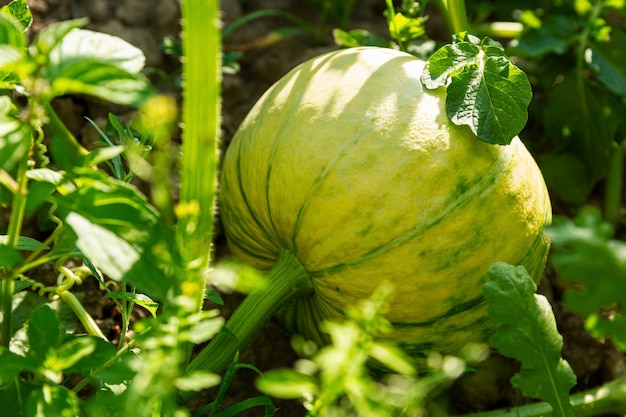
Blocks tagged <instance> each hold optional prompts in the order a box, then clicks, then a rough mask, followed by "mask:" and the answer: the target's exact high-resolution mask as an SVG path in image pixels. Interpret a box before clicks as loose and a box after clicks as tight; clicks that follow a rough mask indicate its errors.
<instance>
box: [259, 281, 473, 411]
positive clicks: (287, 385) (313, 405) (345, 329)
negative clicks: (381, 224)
mask: <svg viewBox="0 0 626 417" xmlns="http://www.w3.org/2000/svg"><path fill="white" fill-rule="evenodd" d="M392 291H393V285H392V284H390V283H388V282H387V283H383V284H382V285H381V286H380V287H379V288H378V289H377V290H376V292H375V293H374V294H373V295H372V296H371V297H370V298H368V299H366V300H362V301H360V302H359V303H357V304H356V305H355V306H353V308H350V309H349V310H348V311H347V312H346V313H347V321H345V320H344V321H327V322H325V323H324V325H323V330H324V331H325V332H327V333H328V334H329V336H330V339H331V344H330V345H328V346H324V347H322V348H321V349H320V350H317V347H316V345H315V344H313V343H312V342H310V341H305V340H304V339H302V338H295V339H294V344H295V345H296V346H299V347H297V350H299V351H300V352H301V355H302V356H303V358H304V359H301V360H300V361H299V362H298V363H296V364H295V366H294V368H295V369H275V370H271V371H269V372H266V373H265V375H263V376H262V377H260V378H259V379H258V380H257V387H258V388H259V389H260V390H261V391H263V392H266V393H268V394H270V395H272V396H274V397H277V398H294V399H300V400H301V401H302V402H303V404H304V407H305V408H306V410H307V416H330V415H332V416H338V417H339V416H372V417H374V416H380V417H386V416H390V415H402V416H418V415H421V413H422V412H423V411H424V410H425V409H426V404H427V402H428V399H429V398H430V397H431V396H432V394H433V393H434V392H437V391H438V389H440V388H441V387H442V386H445V385H446V383H448V382H450V381H452V380H454V379H456V378H457V377H458V376H459V375H460V374H461V373H463V372H464V368H465V365H464V362H463V361H462V360H461V359H459V358H456V357H446V358H442V357H441V356H439V355H433V356H431V357H430V358H429V360H428V364H429V365H430V369H429V370H428V371H429V376H428V377H424V378H419V377H418V370H417V369H416V367H415V364H414V362H413V361H412V360H411V359H410V358H409V357H408V356H406V354H405V353H404V352H403V351H402V350H401V349H399V348H398V347H397V346H396V345H394V344H392V343H385V342H381V341H379V340H376V339H375V338H374V336H375V335H381V334H389V333H390V332H391V330H392V325H391V323H390V322H389V321H387V320H385V319H384V318H383V313H384V312H385V311H386V310H387V309H388V303H389V298H390V295H391V293H392ZM372 361H373V362H374V363H375V364H376V365H375V367H378V369H385V370H386V372H387V375H385V380H384V381H381V380H379V378H377V377H376V375H375V372H374V373H372V372H371V371H370V370H369V367H370V365H371V362H372Z"/></svg>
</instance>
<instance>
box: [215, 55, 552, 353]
mask: <svg viewBox="0 0 626 417" xmlns="http://www.w3.org/2000/svg"><path fill="white" fill-rule="evenodd" d="M424 65H425V63H424V62H423V61H421V60H419V59H417V58H415V57H413V56H411V55H409V54H406V53H403V52H398V51H395V50H391V49H382V48H374V47H361V48H353V49H346V50H340V51H335V52H331V53H327V54H325V55H322V56H319V57H316V58H314V59H312V60H310V61H308V62H305V63H303V64H301V65H300V66H298V67H296V68H295V69H293V70H292V71H291V72H289V73H288V74H287V75H285V76H284V77H283V78H282V79H281V80H279V81H278V82H277V83H276V84H275V85H273V86H272V87H271V88H270V89H269V90H268V91H267V92H266V94H265V95H264V96H263V97H262V98H261V99H260V100H259V101H258V103H257V104H256V105H255V106H254V108H253V109H252V111H251V112H250V114H249V115H248V116H247V118H246V119H245V121H244V122H243V124H242V125H241V126H240V128H239V130H238V132H237V133H236V135H235V137H234V139H233V141H232V143H230V145H229V147H228V149H227V152H226V155H225V159H224V164H223V170H222V174H221V191H220V210H221V219H222V221H223V225H224V230H225V233H226V237H227V239H228V244H229V246H230V249H231V250H232V252H233V254H234V255H235V256H236V257H238V258H240V259H241V260H243V261H244V262H246V263H247V264H249V265H251V266H253V267H255V268H258V269H260V270H264V271H267V270H270V268H272V267H273V266H274V264H275V263H276V262H277V259H278V257H279V253H282V252H285V251H288V252H290V253H291V254H293V255H294V256H295V258H297V260H298V261H299V262H300V263H301V264H302V266H303V268H304V270H305V271H306V275H307V279H308V280H309V285H310V289H311V290H310V291H309V292H308V293H305V294H299V296H298V297H296V298H295V299H291V300H284V301H285V303H284V305H283V306H282V308H281V309H280V311H279V312H278V316H279V317H280V319H281V320H282V321H283V322H284V323H285V324H286V326H287V327H288V328H289V329H291V330H293V331H294V332H298V333H300V334H302V335H303V336H304V337H306V338H309V339H312V340H314V341H316V342H318V343H325V342H327V335H325V334H324V333H323V332H321V331H320V329H319V324H320V322H321V321H322V320H324V319H327V318H341V317H342V316H343V311H344V310H345V308H346V306H348V305H351V304H354V303H355V302H356V301H357V300H359V299H362V298H366V297H368V296H370V295H371V294H372V293H373V291H374V290H375V289H376V288H377V287H378V286H379V285H380V283H381V282H382V281H386V280H388V281H391V282H392V283H393V285H394V288H395V291H394V293H393V296H392V299H391V300H390V308H389V310H388V312H387V313H386V316H385V317H386V318H387V319H388V320H389V321H391V322H392V324H393V326H394V332H393V333H392V334H391V335H390V336H389V337H390V338H392V339H393V340H395V341H397V342H398V343H399V344H400V345H401V346H403V347H404V348H405V349H407V350H408V351H409V352H410V353H411V354H413V355H415V356H423V355H425V354H426V353H427V352H429V351H439V352H443V353H454V352H457V351H458V350H459V349H460V348H462V347H463V346H465V345H466V344H468V343H471V342H486V341H487V340H488V337H489V335H490V334H491V332H492V330H493V327H494V325H493V324H492V323H491V322H490V321H489V319H488V316H487V312H486V307H487V306H486V302H485V300H484V298H483V296H482V285H483V283H484V282H485V280H486V272H487V270H488V269H489V267H490V266H491V265H492V264H493V263H495V262H499V261H502V262H508V263H511V264H514V265H523V266H524V267H526V269H527V270H528V271H529V273H530V274H531V275H532V276H533V277H534V278H535V279H537V280H538V279H539V277H540V275H541V273H542V270H543V268H544V265H545V262H546V257H547V252H548V246H549V242H548V239H547V238H546V236H545V234H544V227H545V225H546V224H548V223H549V222H550V220H551V207H550V200H549V196H548V192H547V190H546V186H545V184H544V180H543V178H542V175H541V172H540V171H539V169H538V167H537V165H536V163H535V161H534V160H533V158H532V156H531V155H530V153H529V152H528V151H527V149H526V148H525V147H524V145H523V144H522V142H521V141H520V140H519V138H515V139H513V141H512V142H511V144H510V145H506V146H502V145H491V144H487V143H484V142H482V141H480V140H478V139H477V138H476V136H475V135H474V134H472V132H471V131H470V130H469V129H468V128H467V127H459V126H455V125H453V124H452V123H451V121H450V120H449V119H448V117H447V116H446V111H445V89H444V88H440V89H438V90H434V91H430V90H425V89H424V87H423V86H422V84H421V82H420V74H421V72H422V69H423V68H424ZM274 279H276V278H274ZM279 279H280V278H279Z"/></svg>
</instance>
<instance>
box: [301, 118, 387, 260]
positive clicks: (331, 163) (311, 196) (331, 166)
mask: <svg viewBox="0 0 626 417" xmlns="http://www.w3.org/2000/svg"><path fill="white" fill-rule="evenodd" d="M366 125H367V123H363V124H362V125H361V131H360V132H357V139H356V140H353V141H350V142H349V143H346V144H345V145H344V146H342V147H341V148H339V149H338V150H337V153H336V154H335V155H334V156H333V157H332V158H331V159H330V160H329V162H328V163H327V164H326V165H325V166H324V167H323V169H322V172H321V173H320V175H319V176H318V178H317V179H316V180H315V186H314V187H313V189H312V190H311V193H310V194H309V198H308V199H306V200H305V201H304V202H303V204H302V205H301V206H300V208H299V209H298V214H297V215H296V221H295V223H294V225H293V232H292V235H291V242H292V245H293V248H294V254H295V255H296V256H297V251H298V249H297V248H298V246H297V244H296V240H297V238H298V232H299V231H300V224H301V222H300V221H301V219H302V218H303V217H304V214H305V212H306V210H307V208H308V207H309V205H310V202H311V201H312V200H313V199H314V196H315V193H316V192H317V191H319V190H320V188H321V186H322V184H323V183H324V181H325V180H326V178H327V177H328V175H329V174H330V173H331V172H332V170H333V169H334V168H335V167H336V166H337V163H339V161H341V159H343V158H344V157H346V156H349V155H350V153H349V152H346V151H347V150H348V149H350V148H353V147H356V146H358V145H360V144H362V143H363V142H364V141H366V140H368V139H376V138H375V137H374V138H372V136H371V135H367V134H363V133H367V130H368V129H369V127H368V126H366ZM359 133H360V135H359Z"/></svg>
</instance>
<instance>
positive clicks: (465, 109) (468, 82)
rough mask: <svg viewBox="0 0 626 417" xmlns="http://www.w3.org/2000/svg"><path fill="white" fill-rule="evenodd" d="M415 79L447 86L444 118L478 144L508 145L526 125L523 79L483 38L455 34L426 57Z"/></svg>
mask: <svg viewBox="0 0 626 417" xmlns="http://www.w3.org/2000/svg"><path fill="white" fill-rule="evenodd" d="M421 80H422V83H423V84H424V86H425V87H426V88H428V89H436V88H439V87H443V86H447V97H446V110H447V113H448V117H449V118H450V120H452V122H453V123H454V124H456V125H459V126H461V125H466V126H469V128H470V129H471V130H472V132H473V133H474V134H475V135H476V136H478V138H479V139H480V140H482V141H484V142H487V143H492V144H500V145H506V144H509V143H511V140H513V138H514V137H515V136H516V135H517V134H518V133H519V132H520V131H521V130H522V128H523V127H524V126H525V125H526V121H527V120H528V111H527V107H528V104H529V103H530V100H531V98H532V91H531V87H530V83H529V82H528V78H527V77H526V74H524V72H523V71H522V70H520V69H519V68H518V67H516V66H515V65H514V64H513V62H512V61H511V60H510V59H509V58H508V57H507V56H506V54H505V53H504V48H503V46H502V45H501V44H500V43H499V42H496V41H494V40H492V39H490V38H488V37H485V38H484V39H483V40H482V41H481V40H480V39H479V38H477V37H475V36H472V35H469V34H468V33H467V32H462V33H460V34H457V35H455V36H454V39H453V42H452V43H451V44H448V45H445V46H444V47H442V48H440V49H439V50H437V51H436V52H435V53H434V54H433V55H432V56H431V57H430V58H429V59H428V62H427V63H426V66H425V67H424V71H423V72H422V75H421Z"/></svg>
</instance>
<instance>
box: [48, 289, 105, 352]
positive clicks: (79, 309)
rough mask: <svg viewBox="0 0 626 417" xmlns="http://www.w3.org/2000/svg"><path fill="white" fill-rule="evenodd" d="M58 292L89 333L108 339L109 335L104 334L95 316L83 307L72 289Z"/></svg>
mask: <svg viewBox="0 0 626 417" xmlns="http://www.w3.org/2000/svg"><path fill="white" fill-rule="evenodd" d="M58 294H59V297H61V299H62V300H63V301H65V304H67V305H68V306H69V308H71V309H72V311H73V312H74V314H76V317H78V320H80V322H81V323H82V325H83V326H84V327H85V330H87V333H89V334H90V335H92V336H98V337H101V338H102V339H104V340H107V341H108V339H107V337H106V336H105V335H104V333H102V330H100V327H98V324H97V323H96V322H95V321H94V319H93V317H91V316H90V315H89V313H87V311H86V310H85V307H83V305H82V304H81V303H80V301H78V299H77V298H76V296H75V295H74V294H72V293H71V292H70V291H61V292H59V293H58Z"/></svg>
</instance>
